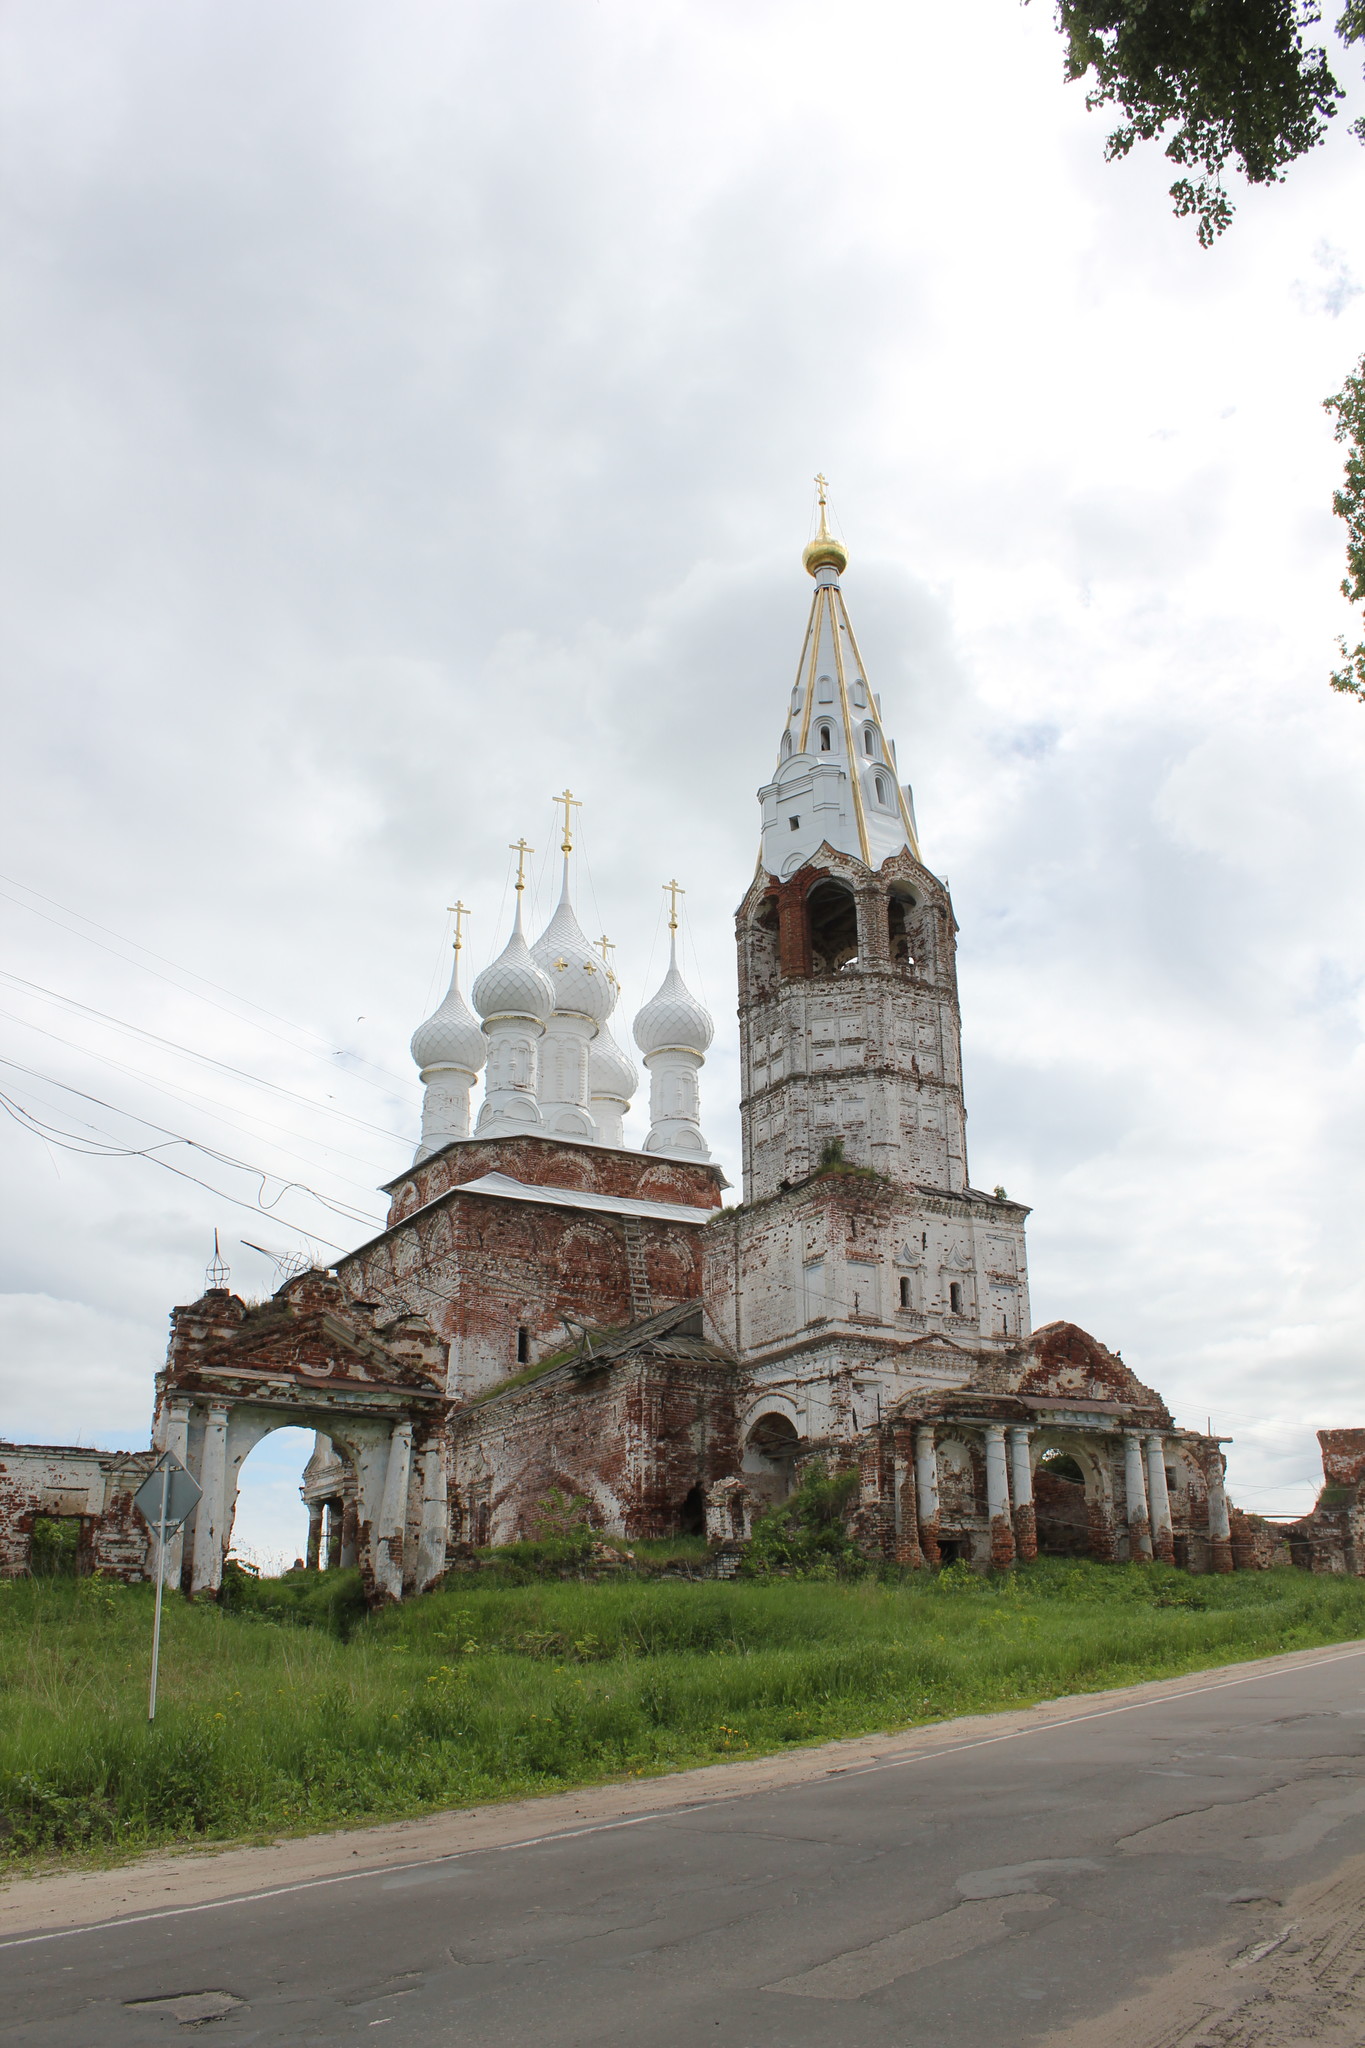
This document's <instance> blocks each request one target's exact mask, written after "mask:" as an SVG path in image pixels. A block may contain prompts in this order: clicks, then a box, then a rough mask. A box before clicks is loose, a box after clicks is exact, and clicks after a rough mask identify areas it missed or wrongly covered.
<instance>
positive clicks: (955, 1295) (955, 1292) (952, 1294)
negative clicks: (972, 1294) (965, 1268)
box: [948, 1280, 962, 1316]
mask: <svg viewBox="0 0 1365 2048" xmlns="http://www.w3.org/2000/svg"><path fill="white" fill-rule="evenodd" d="M948 1306H949V1308H950V1309H951V1310H952V1312H953V1314H954V1315H955V1316H960V1315H961V1314H962V1282H961V1281H960V1280H950V1281H949V1282H948Z"/></svg>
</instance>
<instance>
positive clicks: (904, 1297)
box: [901, 1273, 915, 1308]
mask: <svg viewBox="0 0 1365 2048" xmlns="http://www.w3.org/2000/svg"><path fill="white" fill-rule="evenodd" d="M914 1306H915V1296H914V1291H913V1289H912V1288H911V1285H910V1275H909V1274H908V1273H902V1274H901V1307H902V1308H913V1307H914Z"/></svg>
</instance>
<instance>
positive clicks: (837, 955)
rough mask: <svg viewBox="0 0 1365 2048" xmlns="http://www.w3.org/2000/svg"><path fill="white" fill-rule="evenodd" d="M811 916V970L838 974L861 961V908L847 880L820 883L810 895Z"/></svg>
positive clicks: (807, 900)
mask: <svg viewBox="0 0 1365 2048" xmlns="http://www.w3.org/2000/svg"><path fill="white" fill-rule="evenodd" d="M806 910H807V914H808V916H809V918H810V948H811V969H812V972H813V973H815V974H838V973H839V972H840V971H841V969H843V968H845V967H852V966H855V965H856V964H857V959H858V907H857V904H856V903H855V901H854V897H853V891H852V890H851V889H850V888H849V886H848V884H847V883H846V882H836V881H834V880H833V878H832V877H830V878H827V879H826V880H824V881H822V882H817V883H816V885H815V887H814V888H813V889H812V890H811V892H810V895H809V896H808V897H807V898H806Z"/></svg>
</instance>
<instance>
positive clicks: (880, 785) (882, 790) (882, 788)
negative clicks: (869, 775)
mask: <svg viewBox="0 0 1365 2048" xmlns="http://www.w3.org/2000/svg"><path fill="white" fill-rule="evenodd" d="M873 787H874V788H875V789H876V792H877V802H878V803H879V804H884V803H885V802H886V777H885V776H884V775H878V776H876V777H875V778H874V782H873Z"/></svg>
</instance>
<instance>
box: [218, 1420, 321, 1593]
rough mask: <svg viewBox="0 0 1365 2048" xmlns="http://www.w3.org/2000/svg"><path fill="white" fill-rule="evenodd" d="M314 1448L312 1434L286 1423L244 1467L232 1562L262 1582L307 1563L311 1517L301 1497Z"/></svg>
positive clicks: (239, 1478)
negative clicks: (245, 1567)
mask: <svg viewBox="0 0 1365 2048" xmlns="http://www.w3.org/2000/svg"><path fill="white" fill-rule="evenodd" d="M315 1442H316V1438H315V1436H314V1434H313V1432H312V1431H310V1430H305V1429H298V1428H296V1427H295V1426H293V1425H292V1424H289V1423H285V1424H282V1425H281V1426H280V1428H278V1429H274V1430H271V1431H269V1432H268V1434H267V1435H265V1436H263V1437H262V1438H261V1439H260V1441H259V1443H257V1444H256V1445H255V1447H254V1448H253V1449H252V1450H251V1451H249V1452H248V1453H247V1455H246V1457H245V1458H244V1460H243V1462H242V1467H241V1470H240V1472H239V1473H238V1476H237V1499H236V1502H235V1505H234V1510H233V1516H232V1526H231V1528H230V1530H229V1532H228V1556H229V1557H230V1558H234V1559H236V1560H238V1561H239V1562H241V1563H244V1564H247V1565H250V1566H252V1567H253V1568H254V1569H255V1570H256V1571H258V1572H260V1574H261V1575H262V1577H264V1578H272V1579H273V1578H278V1577H279V1576H280V1574H281V1573H283V1572H287V1571H289V1570H291V1569H292V1568H293V1566H294V1565H295V1563H301V1562H303V1561H304V1560H305V1559H306V1557H307V1553H308V1521H309V1517H308V1510H307V1509H306V1507H305V1506H304V1503H303V1501H302V1500H301V1499H300V1497H299V1494H300V1481H301V1480H302V1478H303V1473H304V1468H305V1466H306V1464H307V1463H308V1460H309V1459H310V1457H311V1456H312V1453H313V1448H314V1444H315Z"/></svg>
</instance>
